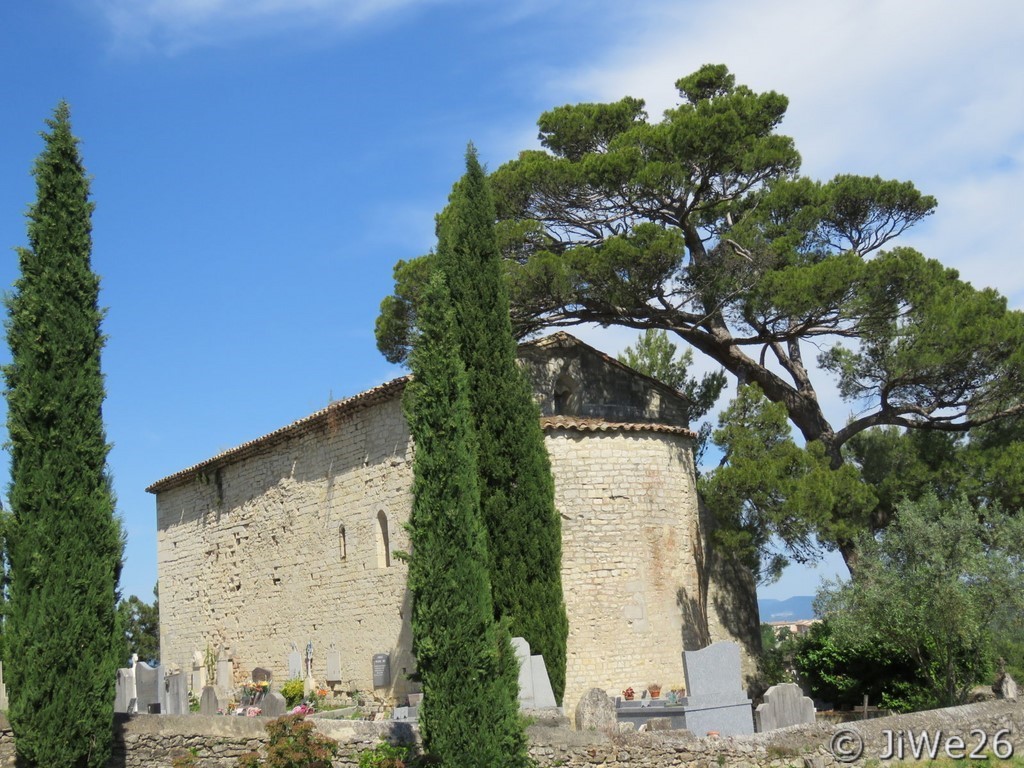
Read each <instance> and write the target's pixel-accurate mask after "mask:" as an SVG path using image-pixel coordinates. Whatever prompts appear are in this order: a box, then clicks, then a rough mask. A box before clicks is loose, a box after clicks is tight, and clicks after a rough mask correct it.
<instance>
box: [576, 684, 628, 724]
mask: <svg viewBox="0 0 1024 768" xmlns="http://www.w3.org/2000/svg"><path fill="white" fill-rule="evenodd" d="M576 730H577V731H609V732H614V731H616V730H618V725H617V723H616V719H615V702H614V701H612V697H611V696H609V695H608V694H607V693H605V692H604V691H602V690H601V689H600V688H591V689H590V690H589V691H587V695H586V696H584V697H583V698H582V699H580V703H579V704H577V705H576Z"/></svg>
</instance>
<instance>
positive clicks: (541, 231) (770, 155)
mask: <svg viewBox="0 0 1024 768" xmlns="http://www.w3.org/2000/svg"><path fill="white" fill-rule="evenodd" d="M676 87H677V88H678V91H679V97H680V102H679V104H678V105H677V106H675V107H673V108H671V109H668V110H666V111H665V113H664V115H663V118H662V119H661V120H660V121H659V122H651V121H649V120H648V117H647V114H646V112H645V111H644V103H643V101H641V100H639V99H635V98H629V97H627V98H623V99H622V100H620V101H618V102H615V103H611V104H577V105H566V106H562V107H558V108H556V109H553V110H551V111H549V112H546V113H544V114H543V115H541V117H540V120H539V121H538V125H539V127H540V138H541V143H542V145H543V149H540V150H528V151H524V152H521V153H520V154H519V157H518V158H517V159H516V160H513V161H512V162H509V163H507V164H505V165H504V166H502V167H501V168H499V169H498V170H497V171H496V172H495V173H494V174H492V176H491V182H492V187H493V189H494V190H495V199H496V205H497V214H498V217H499V220H500V222H499V229H498V236H499V241H500V242H501V243H502V248H503V254H504V257H505V266H506V270H507V274H508V281H509V289H510V299H511V306H512V313H513V320H514V322H515V326H516V329H517V333H519V334H524V335H525V334H528V333H530V332H533V331H536V330H539V329H541V328H543V327H546V326H551V325H556V326H557V325H561V326H568V325H574V324H578V323H588V322H589V323H599V324H605V325H624V326H628V327H632V328H637V329H648V328H656V329H663V330H665V331H668V332H670V333H672V334H675V335H676V336H678V337H679V338H681V339H682V340H683V341H685V342H687V343H688V344H689V345H690V346H691V347H692V348H695V349H697V350H698V351H700V352H701V353H703V354H705V355H707V356H708V357H710V358H711V359H712V360H714V361H715V362H717V363H718V364H719V365H721V366H722V367H723V368H725V369H726V370H727V371H728V372H729V373H730V374H732V375H733V376H735V377H736V380H737V382H738V383H744V384H747V383H749V384H757V385H758V386H759V387H760V389H761V390H762V391H763V392H764V394H765V395H766V397H767V398H768V399H769V400H770V401H771V402H773V403H778V404H780V405H782V406H783V407H784V408H785V411H786V415H787V417H788V418H789V420H790V421H791V422H792V423H793V424H794V425H795V426H796V427H797V429H798V430H799V431H800V433H801V435H802V437H803V438H804V441H805V442H806V443H808V444H811V443H815V442H817V443H818V444H819V445H820V450H821V451H822V454H823V455H824V457H826V458H827V463H828V466H830V467H831V468H833V469H838V468H840V467H841V466H842V465H843V461H844V460H843V455H842V447H843V445H844V444H846V443H847V442H848V441H849V440H850V439H851V438H852V437H853V436H854V435H856V434H858V433H859V432H862V431H864V430H865V429H869V428H871V427H875V426H885V425H891V426H900V427H908V428H917V429H929V430H934V431H944V432H954V433H962V432H964V431H967V430H968V429H970V428H972V427H975V426H978V425H981V424H984V423H987V422H991V421H994V420H997V419H1000V418H1004V417H1006V416H1008V415H1011V414H1020V413H1021V412H1022V411H1024V403H1022V402H1021V400H1020V397H1019V392H1020V390H1021V386H1022V382H1024V315H1022V313H1020V312H1017V311H1009V310H1008V309H1007V306H1006V300H1005V299H1004V298H1003V297H1002V296H1000V295H999V294H998V293H997V292H996V291H994V290H990V289H984V290H977V289H975V288H973V287H971V286H970V285H969V284H967V283H965V282H963V281H962V280H960V279H959V276H958V274H957V273H956V272H955V271H953V270H949V269H946V268H944V267H943V266H942V265H941V264H939V263H937V262H936V261H934V260H928V259H926V258H925V257H924V256H923V255H921V254H920V253H917V252H916V251H913V250H911V249H908V248H894V247H893V245H894V242H893V241H894V239H895V238H897V237H899V235H901V234H902V233H903V232H904V231H906V230H907V229H908V228H910V227H912V226H914V225H915V224H917V223H918V222H920V221H921V220H922V219H924V218H926V217H927V216H929V215H930V214H931V213H932V212H933V211H934V209H935V207H936V201H935V199H934V198H932V197H930V196H928V195H925V194H922V193H921V192H920V191H918V190H917V189H916V188H915V187H914V186H913V184H912V183H910V182H902V181H895V180H883V179H881V178H879V177H877V176H876V177H868V176H855V175H839V176H836V177H835V178H833V179H831V180H830V181H826V182H820V181H815V180H812V179H809V178H805V177H801V176H800V175H799V167H800V156H799V154H798V152H797V150H796V148H795V146H794V144H793V141H792V140H791V139H790V138H788V137H786V136H783V135H780V134H778V133H777V132H776V131H777V128H778V126H779V124H780V123H781V122H782V120H783V118H784V116H785V112H786V109H787V106H788V102H787V99H786V98H785V97H784V96H782V95H780V94H778V93H775V92H773V91H769V92H766V93H756V92H754V91H753V90H751V89H750V88H748V87H746V86H743V85H738V84H737V83H736V81H735V78H734V76H733V75H732V74H731V73H730V72H729V71H728V69H727V68H726V67H725V66H723V65H705V66H703V67H702V68H701V69H699V70H698V71H696V72H694V73H692V74H690V75H688V76H686V77H683V78H681V79H680V80H678V81H677V82H676ZM886 248H889V249H890V250H885V249H886ZM426 271H428V266H427V265H426V264H424V263H423V262H422V261H420V260H413V261H410V262H403V263H400V264H399V265H398V266H397V267H396V287H395V294H394V295H393V296H392V297H390V298H389V299H388V300H387V301H386V302H385V303H384V305H382V317H381V320H380V322H379V327H380V328H382V329H383V331H384V332H383V333H382V334H381V336H380V344H381V346H382V348H383V349H384V350H385V351H386V352H387V354H388V355H389V356H390V357H391V359H400V358H401V357H402V356H403V355H404V354H405V349H406V348H407V337H408V334H407V331H406V330H404V329H405V327H406V325H407V324H408V323H409V322H410V321H411V320H413V319H414V317H415V306H416V302H417V300H418V295H419V292H420V291H421V290H422V278H423V275H424V274H425V272H426ZM809 350H810V351H816V350H820V354H819V355H818V358H817V362H818V366H819V369H820V370H821V372H822V373H823V375H824V376H825V377H833V378H834V380H836V381H837V383H838V390H839V394H840V395H841V396H842V397H843V398H844V399H846V400H847V401H849V402H851V403H854V404H855V406H856V410H857V413H858V415H857V417H856V418H854V419H853V420H852V421H850V422H849V423H847V424H845V425H841V426H837V425H833V424H832V423H830V422H829V420H828V418H827V417H826V415H825V413H824V410H823V408H822V404H821V395H820V393H819V391H818V388H817V385H816V383H815V379H817V378H818V374H817V373H815V371H814V368H813V366H812V365H811V364H810V363H811V361H809V360H805V358H804V355H805V354H806V353H807V352H808V351H809ZM828 386H831V383H829V385H828ZM800 512H801V513H807V514H809V515H814V514H816V511H815V509H814V508H813V507H810V508H802V509H801V510H800ZM854 513H855V515H856V514H859V513H860V509H859V508H858V509H855V510H854ZM833 514H834V516H835V517H836V518H838V519H832V520H830V521H829V526H828V530H825V531H821V532H820V536H821V538H823V539H824V540H829V538H830V536H833V535H834V534H835V533H836V532H837V531H838V530H840V529H841V528H843V527H844V524H845V523H846V522H851V523H852V522H854V521H851V520H849V519H848V518H847V516H846V515H845V512H844V510H843V508H842V507H835V508H834V509H833ZM859 522H860V523H861V524H864V523H865V521H863V520H861V521H859ZM831 543H832V544H833V545H837V546H839V548H840V549H841V551H842V552H843V554H844V556H845V557H846V558H847V560H848V562H850V561H851V560H852V559H853V558H854V557H855V550H854V547H853V544H852V538H842V539H835V540H832V541H831Z"/></svg>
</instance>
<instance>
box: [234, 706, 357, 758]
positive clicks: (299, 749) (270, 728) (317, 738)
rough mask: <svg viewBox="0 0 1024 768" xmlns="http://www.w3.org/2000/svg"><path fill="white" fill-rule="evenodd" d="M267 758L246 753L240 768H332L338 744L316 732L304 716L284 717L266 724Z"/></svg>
mask: <svg viewBox="0 0 1024 768" xmlns="http://www.w3.org/2000/svg"><path fill="white" fill-rule="evenodd" d="M267 735H268V737H269V738H268V740H267V747H266V758H265V759H263V760H261V759H260V756H259V754H258V753H256V752H247V753H245V754H244V755H242V756H241V757H239V758H238V768H331V764H332V763H331V758H333V757H334V756H335V755H336V754H337V752H338V742H336V741H335V740H334V739H331V738H328V737H327V736H324V735H323V734H321V733H319V732H318V731H317V730H316V727H315V726H314V725H313V724H312V723H311V722H309V721H308V720H306V719H305V718H304V717H303V716H302V715H284V716H283V717H279V718H277V719H276V720H271V721H270V722H269V723H267Z"/></svg>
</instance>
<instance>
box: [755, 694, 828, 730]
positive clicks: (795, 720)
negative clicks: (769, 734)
mask: <svg viewBox="0 0 1024 768" xmlns="http://www.w3.org/2000/svg"><path fill="white" fill-rule="evenodd" d="M814 719H815V718H814V702H813V701H811V700H810V699H809V698H807V697H806V696H804V692H803V691H802V690H800V686H799V685H797V684H796V683H783V684H781V685H773V686H772V687H771V688H769V689H768V690H767V691H766V692H765V694H764V703H763V704H758V705H757V709H755V710H754V722H755V724H756V726H757V731H758V733H763V732H764V731H772V730H775V729H776V728H785V727H787V726H790V725H801V724H803V723H813V722H814Z"/></svg>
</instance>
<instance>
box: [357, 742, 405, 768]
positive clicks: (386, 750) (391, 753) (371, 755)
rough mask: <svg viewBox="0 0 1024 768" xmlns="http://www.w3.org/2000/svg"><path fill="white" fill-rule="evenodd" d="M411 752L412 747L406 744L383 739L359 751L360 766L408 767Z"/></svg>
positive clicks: (363, 767)
mask: <svg viewBox="0 0 1024 768" xmlns="http://www.w3.org/2000/svg"><path fill="white" fill-rule="evenodd" d="M409 752H410V748H409V747H407V746H405V745H404V744H391V743H389V742H387V741H382V742H381V743H380V744H378V745H377V746H375V747H373V748H372V749H364V750H363V751H362V752H360V753H359V768H406V765H407V763H406V761H407V760H408V759H409Z"/></svg>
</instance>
